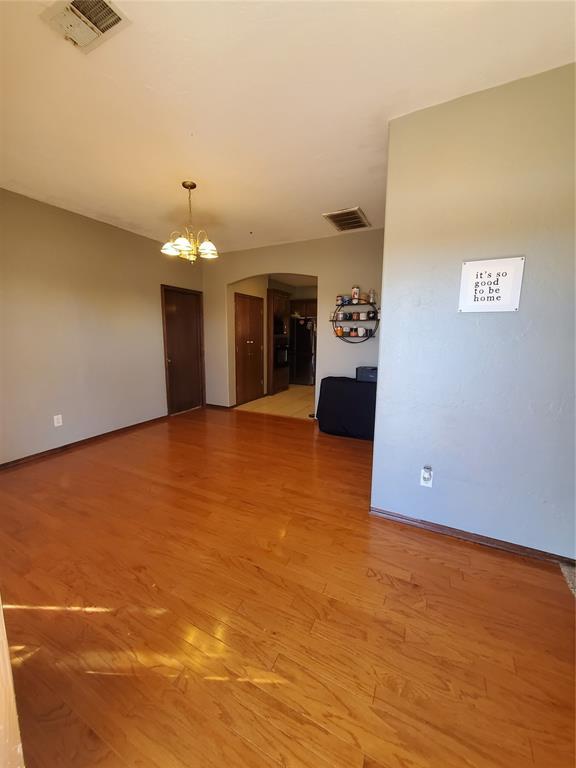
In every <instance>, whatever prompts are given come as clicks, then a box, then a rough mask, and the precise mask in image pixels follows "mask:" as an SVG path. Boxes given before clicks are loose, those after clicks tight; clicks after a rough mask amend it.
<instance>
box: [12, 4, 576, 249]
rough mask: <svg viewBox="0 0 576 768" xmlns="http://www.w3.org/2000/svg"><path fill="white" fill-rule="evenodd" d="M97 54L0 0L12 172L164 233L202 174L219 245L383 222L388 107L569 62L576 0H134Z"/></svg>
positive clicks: (201, 202) (28, 191)
mask: <svg viewBox="0 0 576 768" xmlns="http://www.w3.org/2000/svg"><path fill="white" fill-rule="evenodd" d="M117 4H118V6H119V7H120V8H121V9H122V10H123V11H124V12H125V13H126V15H127V16H128V17H129V18H130V20H131V24H130V25H129V26H128V27H127V28H125V29H124V30H122V31H121V32H118V34H117V35H116V36H113V37H112V38H111V39H110V40H109V41H108V42H106V43H104V44H103V45H102V46H100V47H99V48H97V49H95V50H94V51H92V52H91V53H89V54H83V53H82V52H81V51H79V50H77V49H75V48H74V47H73V46H72V45H70V44H69V43H67V42H65V41H64V40H63V39H61V38H59V37H58V36H57V35H56V34H55V33H54V32H53V31H52V30H51V29H50V28H49V27H48V26H47V25H46V24H45V23H44V22H43V21H42V20H41V19H40V18H39V14H40V12H41V11H42V10H43V8H44V7H45V6H46V5H48V3H37V2H6V1H4V2H0V8H1V13H2V21H3V29H4V41H3V49H4V54H3V55H4V75H5V78H6V82H5V93H4V98H3V106H4V114H3V128H4V132H5V133H4V139H3V142H2V149H3V156H2V171H1V176H0V184H1V185H2V186H5V187H7V188H8V189H11V190H14V191H16V192H21V193H22V194H25V195H29V196H30V197H34V198H37V199H39V200H43V201H46V202H49V203H52V204H54V205H58V206H61V207H63V208H68V209H70V210H72V211H76V212H78V213H82V214H85V215H87V216H91V217H93V218H95V219H99V220H101V221H106V222H109V223H111V224H115V225H117V226H119V227H124V228H125V229H128V230H131V231H133V232H138V233H141V234H145V235H148V236H150V237H153V238H155V239H159V240H161V239H165V238H166V237H167V236H168V234H169V233H170V231H171V230H172V229H174V228H175V227H176V226H177V225H178V224H181V223H183V222H184V220H185V217H186V195H185V192H184V191H183V190H182V189H181V188H180V181H181V180H182V179H184V178H191V179H193V180H195V181H197V182H198V190H197V191H196V192H195V193H193V194H194V201H195V210H196V212H197V216H196V219H197V223H198V224H203V225H206V226H207V228H208V229H209V232H210V236H211V237H212V239H213V240H215V241H216V243H217V244H218V246H219V247H220V249H221V250H235V249H239V248H246V247H253V246H261V245H268V244H271V243H280V242H289V241H296V240H303V239H308V238H316V237H326V236H330V235H332V234H334V230H333V229H332V227H331V226H330V224H328V223H327V222H325V221H324V220H323V219H322V217H321V215H320V214H321V213H323V212H326V211H332V210H337V209H340V208H345V207H349V206H355V205H360V206H361V207H362V208H363V209H364V211H365V212H366V214H367V216H368V218H369V219H370V221H371V222H372V224H373V225H374V226H382V224H383V214H384V183H385V158H386V125H387V121H388V120H390V118H392V117H395V116H398V115H401V114H405V113H407V112H411V111H414V110H417V109H420V108H422V107H425V106H429V105H432V104H437V103H440V102H442V101H446V100H449V99H452V98H455V97H457V96H460V95H463V94H465V93H470V92H474V91H478V90H482V89H484V88H488V87H490V86H493V85H497V84H500V83H503V82H507V81H510V80H514V79H516V78H519V77H523V76H526V75H530V74H534V73H536V72H540V71H544V70H546V69H551V68H553V67H557V66H560V65H562V64H565V63H568V62H569V61H571V60H573V57H574V5H573V4H572V3H570V2H565V3H560V2H521V1H520V2H464V1H463V0H453V1H452V2H408V1H405V2H354V1H351V2H270V1H269V2H229V3H222V2H172V1H168V0H164V1H162V2H161V1H158V0H157V1H156V2H136V1H133V0H117Z"/></svg>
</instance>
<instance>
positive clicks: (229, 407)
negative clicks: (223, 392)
mask: <svg viewBox="0 0 576 768" xmlns="http://www.w3.org/2000/svg"><path fill="white" fill-rule="evenodd" d="M204 407H205V408H212V409H213V410H215V411H231V410H232V408H236V406H235V405H212V403H206V405H205V406H204Z"/></svg>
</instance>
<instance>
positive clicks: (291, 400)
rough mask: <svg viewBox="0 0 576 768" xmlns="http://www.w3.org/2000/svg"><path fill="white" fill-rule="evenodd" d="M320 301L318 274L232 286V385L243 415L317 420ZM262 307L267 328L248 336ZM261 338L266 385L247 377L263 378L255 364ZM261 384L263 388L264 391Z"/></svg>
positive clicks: (275, 277) (274, 277)
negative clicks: (318, 313) (257, 307)
mask: <svg viewBox="0 0 576 768" xmlns="http://www.w3.org/2000/svg"><path fill="white" fill-rule="evenodd" d="M317 296H318V279H317V277H316V276H314V275H302V274H293V273H271V274H268V275H258V276H255V277H251V278H247V279H244V280H240V281H237V282H235V283H230V284H229V285H228V308H229V311H228V317H229V342H231V344H230V346H229V365H230V367H229V370H230V372H231V377H230V378H231V381H230V384H231V385H233V391H235V392H236V404H237V407H238V409H239V410H243V411H244V410H245V411H252V412H258V413H268V414H271V415H279V416H291V417H293V418H304V419H309V418H310V417H313V415H314V402H315V379H316V375H315V374H316V328H317ZM262 302H263V309H264V312H263V322H262V326H263V327H262V328H261V329H259V328H257V327H253V328H251V330H249V332H248V330H247V329H248V328H249V326H251V325H254V323H256V325H257V321H258V318H257V317H256V314H257V313H255V312H252V311H251V306H252V304H254V305H255V306H256V304H258V306H260V305H261V303H262ZM249 321H250V322H249ZM258 339H263V344H262V350H263V358H264V369H265V374H264V376H263V380H262V382H260V381H254V382H251V381H248V380H247V376H248V377H249V376H250V375H252V374H253V376H258V375H261V374H258V371H257V368H258V366H254V365H250V363H251V362H253V358H255V356H258V353H259V349H256V346H257V344H256V343H255V342H258ZM259 343H260V342H258V344H259ZM244 358H246V360H245V359H244ZM259 384H262V385H263V386H261V387H260V389H259V386H258V385H259ZM259 392H261V393H262V394H258V393H259ZM246 393H256V394H255V395H254V396H253V397H251V396H250V394H248V395H247V394H246ZM262 395H265V396H264V397H262Z"/></svg>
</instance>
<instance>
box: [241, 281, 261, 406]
mask: <svg viewBox="0 0 576 768" xmlns="http://www.w3.org/2000/svg"><path fill="white" fill-rule="evenodd" d="M234 315H235V328H236V331H235V335H236V404H237V405H242V403H248V402H249V401H250V400H256V398H258V397H262V396H263V395H264V301H263V299H261V298H259V297H258V296H247V295H246V294H244V293H235V294H234Z"/></svg>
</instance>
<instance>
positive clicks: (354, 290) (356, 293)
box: [352, 285, 360, 302]
mask: <svg viewBox="0 0 576 768" xmlns="http://www.w3.org/2000/svg"><path fill="white" fill-rule="evenodd" d="M354 299H356V302H358V301H359V299H360V286H359V285H353V286H352V301H354Z"/></svg>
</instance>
